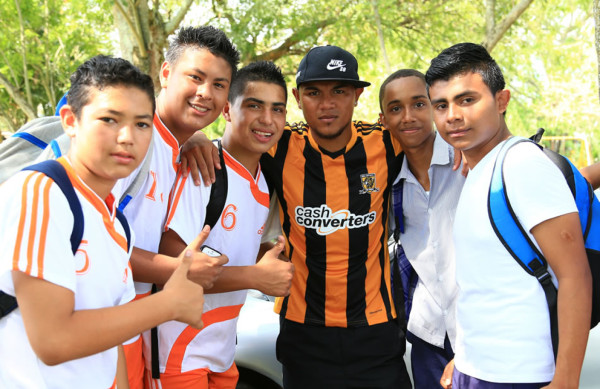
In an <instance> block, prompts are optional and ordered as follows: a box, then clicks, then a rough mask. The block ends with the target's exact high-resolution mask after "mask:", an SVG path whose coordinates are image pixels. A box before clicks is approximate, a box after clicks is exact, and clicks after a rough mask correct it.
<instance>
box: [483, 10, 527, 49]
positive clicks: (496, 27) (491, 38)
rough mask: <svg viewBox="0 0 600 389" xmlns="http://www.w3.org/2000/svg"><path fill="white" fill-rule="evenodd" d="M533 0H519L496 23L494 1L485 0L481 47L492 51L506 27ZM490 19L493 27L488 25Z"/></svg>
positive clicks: (507, 27)
mask: <svg viewBox="0 0 600 389" xmlns="http://www.w3.org/2000/svg"><path fill="white" fill-rule="evenodd" d="M532 2H533V0H521V1H519V3H518V4H516V5H515V6H514V7H513V8H512V9H511V10H510V12H509V13H508V15H506V17H505V18H504V19H503V20H502V21H501V22H500V23H496V22H495V20H496V17H495V14H496V10H495V5H496V2H495V1H494V0H486V2H485V4H486V12H485V18H486V34H485V39H484V40H483V42H482V43H481V44H482V45H483V47H485V48H486V50H487V51H488V52H490V53H491V52H492V50H494V47H496V44H497V43H498V41H500V39H502V37H503V36H504V34H506V31H508V29H509V28H510V26H512V24H513V23H514V22H515V20H517V19H518V18H519V16H521V15H522V14H523V12H525V10H526V9H527V7H529V5H530V4H531V3H532ZM490 19H491V20H492V22H493V23H494V24H493V27H490V26H489V23H490V22H489V20H490Z"/></svg>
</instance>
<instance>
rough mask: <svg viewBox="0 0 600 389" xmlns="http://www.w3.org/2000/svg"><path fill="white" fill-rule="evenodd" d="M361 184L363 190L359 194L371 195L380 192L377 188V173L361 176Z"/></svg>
mask: <svg viewBox="0 0 600 389" xmlns="http://www.w3.org/2000/svg"><path fill="white" fill-rule="evenodd" d="M360 184H361V185H362V189H361V190H360V191H359V192H358V194H365V193H366V194H369V193H371V192H379V188H376V187H375V173H365V174H361V175H360Z"/></svg>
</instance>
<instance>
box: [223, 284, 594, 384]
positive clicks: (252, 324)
mask: <svg viewBox="0 0 600 389" xmlns="http://www.w3.org/2000/svg"><path fill="white" fill-rule="evenodd" d="M278 333H279V315H277V314H276V313H275V312H274V311H273V298H272V297H269V296H266V295H264V294H262V293H260V292H258V291H255V290H251V291H249V292H248V297H247V298H246V303H245V304H244V307H243V308H242V310H241V312H240V318H239V321H238V330H237V347H236V352H235V363H236V365H237V367H238V369H239V370H240V381H239V383H238V386H237V388H238V389H280V388H281V387H282V385H283V375H282V372H281V364H280V363H279V362H278V361H277V358H276V357H275V341H276V340H277V334H278ZM406 346H407V348H406V354H405V355H404V361H405V362H406V367H407V369H408V372H409V374H410V371H411V367H410V357H409V356H410V343H407V345H406ZM411 379H412V376H411ZM579 388H580V389H598V388H600V325H598V326H597V327H596V328H594V329H593V330H591V331H590V338H589V341H588V345H587V349H586V353H585V360H584V363H583V369H582V371H581V380H580V385H579Z"/></svg>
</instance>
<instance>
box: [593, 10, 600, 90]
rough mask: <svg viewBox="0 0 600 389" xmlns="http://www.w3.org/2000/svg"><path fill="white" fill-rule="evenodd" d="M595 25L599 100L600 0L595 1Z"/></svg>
mask: <svg viewBox="0 0 600 389" xmlns="http://www.w3.org/2000/svg"><path fill="white" fill-rule="evenodd" d="M594 24H595V26H596V35H595V38H596V39H595V41H596V60H597V62H598V98H599V99H600V0H594Z"/></svg>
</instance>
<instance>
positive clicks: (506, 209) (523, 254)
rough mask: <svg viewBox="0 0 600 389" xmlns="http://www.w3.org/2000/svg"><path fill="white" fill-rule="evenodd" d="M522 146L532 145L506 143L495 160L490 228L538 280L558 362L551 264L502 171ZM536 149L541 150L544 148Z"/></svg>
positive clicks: (516, 138) (556, 314) (517, 141)
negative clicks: (515, 148)
mask: <svg viewBox="0 0 600 389" xmlns="http://www.w3.org/2000/svg"><path fill="white" fill-rule="evenodd" d="M521 142H529V140H526V139H524V138H519V137H513V138H510V139H508V140H506V142H505V144H504V145H503V146H502V147H501V149H500V151H499V152H498V155H497V156H496V161H495V162H494V166H493V169H492V179H491V181H490V186H489V190H488V199H487V203H488V216H489V219H490V223H491V226H492V228H493V230H494V232H495V233H496V236H497V237H498V239H499V240H500V242H501V243H502V245H503V246H504V247H505V248H506V250H507V251H508V253H509V254H510V255H511V256H512V257H513V258H514V259H515V261H516V262H517V263H518V264H519V265H520V266H521V267H522V268H523V270H525V271H526V272H527V273H529V274H530V275H532V276H534V277H535V278H536V279H537V280H538V282H539V283H540V286H541V287H542V289H543V291H544V294H545V296H546V302H547V304H548V312H549V316H550V335H551V338H552V348H553V351H554V359H555V360H556V355H557V352H558V312H557V301H558V295H557V290H556V287H555V286H554V284H553V283H552V277H551V275H550V273H549V271H548V262H547V261H546V258H544V255H543V254H542V252H541V251H540V250H538V248H537V247H536V246H535V244H534V243H533V242H532V241H531V239H530V238H529V236H528V235H527V231H525V229H524V228H523V226H522V225H521V223H520V222H519V220H518V218H517V215H516V214H515V211H514V210H513V207H512V205H511V202H510V200H509V198H508V191H507V189H506V185H505V182H504V172H503V169H502V168H503V166H504V161H505V158H504V157H505V156H506V153H507V152H508V150H509V149H510V148H511V147H513V146H514V145H515V144H517V143H521ZM536 145H537V144H536ZM537 146H538V147H540V148H541V146H539V145H537Z"/></svg>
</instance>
